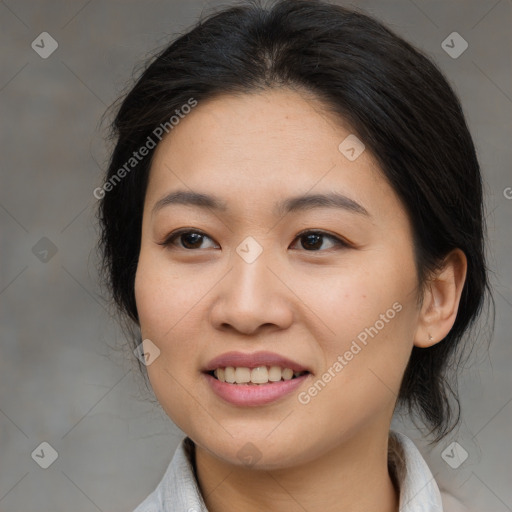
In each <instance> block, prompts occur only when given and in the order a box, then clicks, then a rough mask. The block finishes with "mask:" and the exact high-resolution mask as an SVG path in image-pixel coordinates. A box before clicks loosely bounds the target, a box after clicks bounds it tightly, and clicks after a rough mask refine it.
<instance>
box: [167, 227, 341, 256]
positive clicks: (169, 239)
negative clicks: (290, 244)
mask: <svg viewBox="0 0 512 512" xmlns="http://www.w3.org/2000/svg"><path fill="white" fill-rule="evenodd" d="M186 234H198V235H201V236H203V237H206V238H210V237H209V236H208V235H207V234H206V233H203V232H202V231H198V230H195V229H179V230H176V231H173V232H172V233H170V234H169V235H168V236H167V237H166V238H165V240H164V241H163V242H160V243H159V244H158V245H162V246H164V247H167V248H169V249H172V247H171V246H172V245H174V241H175V240H176V239H177V238H179V237H180V236H181V235H186ZM306 235H320V236H322V237H324V238H329V239H330V240H332V241H334V242H335V244H336V245H337V246H339V247H341V248H342V249H348V248H350V247H351V246H350V244H349V243H348V242H346V241H345V240H343V239H341V238H339V237H337V236H334V235H331V234H330V233H327V232H325V231H320V230H306V231H301V232H300V233H299V234H298V235H297V236H296V237H295V238H294V240H293V241H294V242H295V240H297V239H299V238H302V237H305V236H306ZM210 240H212V239H211V238H210ZM177 248H179V249H183V250H186V251H194V250H199V249H197V248H196V249H189V248H187V247H177ZM331 249H332V248H331ZM304 250H306V249H304ZM324 251H325V249H324ZM324 251H322V250H310V251H308V250H306V252H324Z"/></svg>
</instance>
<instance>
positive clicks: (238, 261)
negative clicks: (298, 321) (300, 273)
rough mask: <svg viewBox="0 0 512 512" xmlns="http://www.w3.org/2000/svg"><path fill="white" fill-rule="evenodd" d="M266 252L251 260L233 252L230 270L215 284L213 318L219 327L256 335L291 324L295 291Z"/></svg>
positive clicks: (213, 321) (216, 326)
mask: <svg viewBox="0 0 512 512" xmlns="http://www.w3.org/2000/svg"><path fill="white" fill-rule="evenodd" d="M266 252H267V253H268V251H266V250H265V251H263V253H262V254H261V255H260V256H259V257H258V258H257V259H256V260H255V261H253V262H252V263H248V262H246V261H245V260H244V259H243V258H241V257H240V256H239V255H238V254H237V253H235V254H234V255H233V260H232V267H231V271H229V272H228V274H227V275H226V276H225V277H224V279H222V281H221V282H219V284H218V286H216V287H215V293H216V296H215V304H214V306H213V308H212V310H211V318H210V319H211V322H212V324H213V325H214V327H215V328H216V329H219V330H224V331H225V330H235V331H237V332H239V333H243V334H248V335H255V334H257V333H258V331H260V330H261V331H262V330H266V329H268V330H272V329H275V330H280V329H286V328H287V327H289V326H290V325H291V323H292V321H293V310H292V295H293V294H292V292H291V291H290V290H289V288H288V287H287V286H286V285H285V284H284V283H283V281H282V280H281V279H282V278H281V279H280V275H279V274H280V272H279V268H278V265H277V264H276V263H275V261H274V264H272V262H271V261H269V259H270V258H268V257H267V255H266V254H265V253H266Z"/></svg>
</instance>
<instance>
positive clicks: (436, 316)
mask: <svg viewBox="0 0 512 512" xmlns="http://www.w3.org/2000/svg"><path fill="white" fill-rule="evenodd" d="M350 133H351V131H350V127H348V126H347V125H346V124H345V123H343V122H342V120H340V119H339V118H337V117H334V116H333V115H332V114H330V113H328V111H326V110H325V109H324V108H323V105H322V104H321V103H320V102H319V101H317V100H316V99H315V98H314V97H312V96H311V95H309V94H307V93H304V92H299V91H294V90H290V89H272V90H266V91H264V92H260V93H254V94H245V95H240V96H221V97H218V98H216V99H213V100H209V101H205V102H200V103H199V104H198V106H196V107H195V108H194V109H193V110H192V112H191V113H190V114H188V115H187V116H186V117H185V118H184V119H183V120H181V121H180V123H179V125H177V126H175V127H174V129H173V130H172V131H171V132H170V133H169V134H168V135H167V136H166V138H164V139H163V140H162V142H161V143H160V144H159V145H158V147H157V148H156V152H155V155H154V159H153V163H152V168H151V171H150V177H149V183H148V189H147V193H146V198H145V205H144V214H143V225H142V239H141V250H140V258H139V263H138V268H137V274H136V280H135V295H136V302H137V309H138V312H139V318H140V326H141V332H142V336H143V339H150V340H151V341H152V342H153V343H154V344H155V345H156V346H157V347H158V348H159V349H160V355H159V357H157V358H156V359H155V361H154V362H153V363H152V364H150V365H149V366H148V367H147V369H148V372H149V378H150V381H151V384H152V387H153V389H154V392H155V394H156V396H157V398H158V400H159V402H160V403H161V405H162V407H163V408H164V410H165V411H166V413H167V414H168V415H169V417H170V418H171V419H172V420H173V421H174V422H175V423H176V425H178V427H179V428H181V429H182V430H183V431H184V432H185V433H186V434H187V435H188V436H189V437H190V438H191V439H192V440H193V441H194V442H195V444H196V467H197V475H198V481H199V485H200V489H201V492H202V494H203V496H204V499H205V502H206V505H207V507H208V510H210V511H211V512H221V511H222V512H231V511H239V510H244V511H247V512H252V511H261V510H267V511H278V510H287V511H291V512H293V511H303V510H307V511H308V512H315V511H320V510H321V511H322V512H331V511H340V510H343V511H354V512H355V511H368V510H379V511H381V512H391V511H397V510H398V499H399V498H398V493H397V491H396V490H395V489H394V487H393V485H392V481H391V479H390V476H389V473H388V467H387V446H388V432H389V428H390V422H391V417H392V414H393V410H394V407H395V403H396V398H397V394H398V390H399V386H400V382H401V378H402V376H403V373H404V370H405V367H406V364H407V361H408V359H409V356H410V353H411V350H412V348H413V345H417V346H422V347H427V346H429V345H432V344H434V343H436V342H438V341H439V340H441V339H442V338H443V337H444V336H446V334H447V333H448V332H449V330H450V328H451V327H452V325H453V322H454V321H455V315H456V312H457V307H458V303H459V299H460V293H461V290H462V285H463V282H464V279H465V273H466V260H465V257H464V254H463V253H462V252H461V251H458V250H456V251H454V252H453V253H451V254H450V255H449V256H448V257H447V259H446V264H445V266H444V268H443V269H441V270H440V271H439V272H438V273H437V274H436V275H434V276H432V279H431V281H430V283H429V285H428V286H426V287H425V290H424V291H423V290H420V289H419V287H418V282H417V272H416V267H415V262H414V256H413V245H412V227H411V224H410V221H409V219H408V216H407V214H406V212H405V210H404V208H403V205H402V204H401V202H400V201H399V199H398V197H397V196H396V194H395V193H394V191H393V189H392V188H391V187H390V186H389V184H388V183H387V181H386V179H385V178H384V176H383V174H382V172H381V171H380V170H379V168H378V166H377V164H376V162H375V160H374V158H373V157H372V155H371V154H370V152H369V151H368V150H365V151H364V152H363V153H362V154H361V155H360V156H359V157H358V158H357V159H356V160H355V161H349V160H348V159H347V158H346V157H345V156H344V154H342V153H341V152H340V151H339V149H338V146H339V144H340V143H341V142H342V141H343V140H344V139H345V138H346V137H347V136H348V135H349V134H350ZM178 189H180V190H186V191H194V192H202V193H206V194H211V195H215V196H218V197H219V198H220V199H222V200H224V201H225V202H226V203H227V205H228V210H227V211H225V212H217V211H212V210H211V209H207V208H199V207H197V206H191V205H177V204H173V205H168V206H166V207H163V208H161V209H160V210H158V211H157V212H156V213H154V212H153V208H154V206H155V204H156V203H157V201H159V200H160V199H161V198H162V197H164V196H165V195H166V194H168V193H169V192H172V191H175V190H178ZM331 191H337V192H339V193H342V194H344V195H346V196H348V197H349V198H351V199H352V200H354V201H357V202H358V203H359V204H360V205H362V206H363V207H364V208H365V209H366V210H367V212H368V213H369V215H368V216H366V215H362V214H359V213H354V212H352V211H347V210H343V209H334V208H325V207H324V208H315V209H310V210H305V211H297V212H290V213H288V214H286V215H285V216H282V215H281V216H275V215H274V214H273V212H272V208H273V206H274V204H275V203H276V202H278V201H280V200H283V199H285V198H287V197H289V196H296V195H302V194H306V193H310V194H311V193H325V192H331ZM179 228H190V230H191V231H194V230H195V231H197V230H199V231H200V232H201V233H204V234H205V235H206V236H205V237H204V238H203V239H202V241H201V239H199V241H197V240H195V239H194V238H190V236H189V237H186V236H185V237H177V238H176V239H174V241H173V242H172V243H171V244H169V245H168V246H164V245H161V244H162V242H164V241H165V240H166V238H168V235H169V234H170V233H171V232H173V231H174V230H177V229H179ZM306 229H308V230H309V229H311V230H322V231H327V232H328V233H329V234H332V235H334V236H337V237H338V238H340V239H341V240H346V241H347V243H348V246H347V247H344V246H341V245H338V244H337V243H336V241H335V240H333V239H330V238H329V237H328V236H326V237H323V239H322V238H320V240H319V241H317V243H316V245H315V243H314V241H313V242H311V241H310V240H309V241H308V239H307V238H305V237H297V235H298V234H299V233H300V232H301V231H303V230H306ZM248 236H251V237H253V238H254V239H255V240H257V242H258V243H259V244H260V246H261V247H262V249H263V251H262V253H261V254H260V255H259V257H258V258H257V259H256V260H255V261H254V262H253V263H251V264H249V263H247V262H246V261H244V259H242V258H241V257H240V256H239V254H238V253H237V252H236V248H237V247H238V246H239V245H240V243H241V242H242V241H243V240H244V239H245V238H246V237H248ZM322 240H323V241H322ZM187 243H188V244H189V245H188V247H190V245H191V244H192V247H197V248H192V249H187V248H186V247H187ZM308 243H309V245H308ZM183 244H185V245H183ZM312 246H313V247H312ZM420 293H421V297H422V298H423V302H422V304H421V305H420V304H419V301H418V299H419V298H420ZM397 302H398V303H399V304H400V305H401V306H402V309H401V311H400V312H399V313H397V314H396V316H395V317H394V318H393V319H392V320H390V321H389V322H387V323H386V324H385V327H384V328H382V329H381V330H380V331H379V332H378V334H377V335H376V336H375V337H374V338H369V341H368V344H367V345H366V346H364V348H363V349H362V350H361V351H360V352H359V353H358V354H357V355H355V356H354V358H353V359H352V360H351V361H349V363H348V364H347V365H346V366H345V367H344V368H343V370H342V371H341V372H339V373H337V374H336V377H335V378H333V379H332V380H331V381H330V382H329V383H328V384H327V385H326V386H325V387H324V388H323V389H322V390H321V392H319V393H318V394H317V395H316V396H314V397H312V398H311V401H310V402H309V403H308V404H305V405H304V404H301V403H299V401H298V399H297V395H298V393H299V392H301V391H307V390H308V388H309V387H310V386H311V385H312V384H313V383H314V382H315V381H317V380H318V378H319V377H320V376H321V375H322V374H323V373H324V372H326V371H327V370H328V368H329V367H332V365H333V364H334V362H335V361H336V360H337V357H338V355H343V354H344V353H345V352H346V351H347V350H348V349H349V348H350V345H351V343H352V340H354V339H355V338H356V337H357V335H358V334H359V333H361V332H362V331H364V329H365V328H367V327H370V326H373V325H374V324H375V322H376V321H377V320H379V318H380V315H381V314H383V313H385V312H386V311H387V310H388V309H389V308H391V307H392V305H393V304H394V303H397ZM429 336H431V337H432V340H430V339H429ZM232 350H238V351H242V352H246V353H252V352H256V351H260V350H268V351H272V352H276V353H278V354H281V355H284V356H286V357H289V358H291V359H293V360H295V361H297V362H299V363H302V364H303V365H305V366H307V367H308V368H309V369H310V370H311V372H312V375H310V376H309V377H308V379H307V381H306V382H305V383H304V384H303V385H302V386H301V388H300V389H299V390H298V391H297V392H293V393H291V394H290V395H288V396H286V397H284V398H282V399H280V400H278V401H277V402H274V403H271V404H267V405H265V406H259V407H237V406H234V405H231V404H229V403H227V402H224V401H223V400H222V399H220V398H219V397H217V396H216V395H215V394H214V393H213V392H212V391H211V389H210V387H209V386H208V385H207V383H206V381H205V379H204V378H203V376H202V374H201V368H203V367H204V365H205V364H206V363H207V362H208V361H210V360H211V359H212V358H213V357H215V356H218V355H220V354H222V353H224V352H228V351H232ZM249 442H250V443H252V444H253V445H255V446H256V447H257V450H258V453H259V456H260V458H259V460H258V461H257V463H256V464H255V465H253V466H248V465H246V464H244V462H243V461H242V460H241V459H240V458H239V457H238V455H237V454H238V451H239V450H240V449H241V448H242V447H244V446H245V445H246V443H249Z"/></svg>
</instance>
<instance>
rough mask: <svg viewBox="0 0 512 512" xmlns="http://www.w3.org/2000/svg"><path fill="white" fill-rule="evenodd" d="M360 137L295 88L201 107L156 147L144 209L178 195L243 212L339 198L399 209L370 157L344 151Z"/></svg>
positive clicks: (223, 99) (220, 99) (214, 101)
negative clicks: (317, 196) (310, 197)
mask: <svg viewBox="0 0 512 512" xmlns="http://www.w3.org/2000/svg"><path fill="white" fill-rule="evenodd" d="M347 137H348V139H347ZM354 137H355V134H353V133H352V132H351V129H350V127H349V126H348V125H347V124H346V123H344V122H343V120H342V119H339V118H338V117H337V116H335V115H334V114H332V113H330V112H329V111H328V110H327V109H326V108H325V106H324V105H323V104H322V103H321V102H320V101H319V100H317V99H315V98H314V97H312V96H311V95H307V94H306V95H305V94H302V93H299V92H297V91H292V90H289V89H277V90H269V91H265V92H261V93H251V94H243V95H225V96H220V97H217V98H215V99H211V100H207V101H205V102H198V105H197V106H196V107H195V108H194V109H193V110H192V111H191V112H190V113H189V114H187V115H186V116H184V117H183V118H182V119H181V120H180V122H179V124H177V125H176V126H174V127H173V129H172V130H171V131H170V133H169V134H168V135H167V136H166V137H164V138H163V140H162V141H161V142H160V143H159V145H158V146H157V148H156V150H155V154H154V157H153V162H152V166H151V171H150V177H149V184H148V190H147V196H146V202H147V203H151V206H152V207H154V205H155V204H156V203H157V202H158V201H161V200H162V198H163V195H164V194H165V193H169V192H172V190H176V189H180V190H183V189H188V190H189V191H190V192H197V193H201V192H205V191H210V192H211V193H212V194H213V195H215V196H217V197H221V198H224V199H226V200H227V201H226V202H229V203H236V202H239V203H240V204H241V206H243V205H247V203H248V202H251V200H254V201H260V202H261V201H262V200H263V199H264V198H266V199H268V201H269V202H272V203H275V202H277V201H275V200H274V199H276V198H278V197H280V198H283V197H288V196H297V195H300V194H306V193H308V192H309V193H316V192H322V193H326V192H336V193H340V194H343V195H345V196H347V197H349V198H351V199H353V200H354V201H357V202H358V203H360V204H365V203H378V202H379V197H380V200H381V202H382V203H383V204H382V205H381V207H382V208H384V209H388V210H389V209H390V208H393V207H394V208H398V209H400V208H401V205H400V204H399V202H398V201H397V198H396V196H395V194H394V191H393V190H392V189H391V187H390V186H389V185H388V183H387V181H386V179H385V177H384V176H383V174H382V172H381V170H380V169H379V168H378V166H377V164H376V162H375V159H374V158H373V156H372V155H371V154H370V152H369V151H367V150H366V149H365V150H363V151H362V153H361V154H360V155H359V156H358V157H357V158H356V159H353V160H351V159H349V158H347V155H346V153H344V152H343V151H342V150H344V149H346V148H345V146H346V144H345V142H344V141H346V140H349V142H351V143H352V145H353V143H354V141H356V144H357V139H354ZM362 147H363V146H361V147H356V148H355V149H356V150H358V151H359V150H361V148H362ZM349 156H350V154H349ZM384 203H386V204H384ZM392 203H393V204H392ZM228 206H229V205H228Z"/></svg>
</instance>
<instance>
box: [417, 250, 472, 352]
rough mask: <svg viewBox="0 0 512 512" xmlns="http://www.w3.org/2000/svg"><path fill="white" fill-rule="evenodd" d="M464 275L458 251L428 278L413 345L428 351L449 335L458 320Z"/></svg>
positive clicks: (464, 266)
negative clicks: (428, 348)
mask: <svg viewBox="0 0 512 512" xmlns="http://www.w3.org/2000/svg"><path fill="white" fill-rule="evenodd" d="M466 272H467V258H466V255H465V254H464V253H463V252H462V251H461V250H460V249H454V250H453V251H451V252H450V253H449V254H448V255H447V256H446V258H445V259H444V262H443V265H442V267H441V268H440V269H439V270H437V271H436V272H435V273H434V275H433V276H431V277H430V279H429V282H428V283H427V284H426V286H425V287H424V295H423V303H422V306H421V310H420V316H419V319H418V328H417V329H416V334H415V336H414V345H415V346H417V347H421V348H427V347H430V346H432V345H434V344H436V343H438V342H440V341H441V340H443V339H444V338H445V337H446V336H447V335H448V333H449V332H450V330H451V328H452V327H453V324H454V323H455V319H456V317H457V311H458V309H459V303H460V298H461V295H462V290H463V288H464V283H465V280H466Z"/></svg>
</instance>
